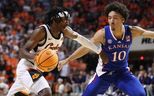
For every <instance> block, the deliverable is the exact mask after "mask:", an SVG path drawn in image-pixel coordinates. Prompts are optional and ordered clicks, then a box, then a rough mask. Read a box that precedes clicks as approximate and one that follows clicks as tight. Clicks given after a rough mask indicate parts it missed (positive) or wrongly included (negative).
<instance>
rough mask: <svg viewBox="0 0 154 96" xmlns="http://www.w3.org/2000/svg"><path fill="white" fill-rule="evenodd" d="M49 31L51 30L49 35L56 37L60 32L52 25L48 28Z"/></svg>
mask: <svg viewBox="0 0 154 96" xmlns="http://www.w3.org/2000/svg"><path fill="white" fill-rule="evenodd" d="M50 29H51V30H50V31H51V33H52V34H55V35H56V34H59V33H60V32H61V30H60V29H59V28H58V27H57V26H55V25H54V24H53V25H51V26H50Z"/></svg>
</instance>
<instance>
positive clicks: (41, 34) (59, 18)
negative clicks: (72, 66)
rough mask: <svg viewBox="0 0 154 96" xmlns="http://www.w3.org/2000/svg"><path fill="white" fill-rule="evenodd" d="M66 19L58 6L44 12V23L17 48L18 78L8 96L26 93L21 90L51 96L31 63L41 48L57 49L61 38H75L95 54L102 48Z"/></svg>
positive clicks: (19, 95)
mask: <svg viewBox="0 0 154 96" xmlns="http://www.w3.org/2000/svg"><path fill="white" fill-rule="evenodd" d="M69 18H70V14H69V13H68V11H67V10H65V9H64V8H61V7H55V8H53V9H52V10H50V11H49V12H48V13H47V17H46V20H47V23H46V24H43V25H40V26H39V27H38V28H36V29H35V30H34V32H33V33H32V35H31V37H30V39H29V40H28V41H27V43H25V45H24V46H23V47H22V48H20V57H21V60H20V61H19V63H18V66H17V70H16V72H17V77H16V80H15V82H14V84H13V85H12V87H11V88H10V90H9V92H8V94H7V96H27V95H26V94H25V93H23V92H22V91H27V92H31V93H34V94H36V95H35V96H51V88H50V87H49V84H48V83H47V81H46V79H45V78H44V77H43V76H42V75H41V73H40V71H38V70H37V67H35V66H34V65H35V63H34V57H35V54H36V53H37V52H38V51H39V50H42V49H44V48H51V49H53V50H55V51H57V50H58V48H59V47H61V45H62V43H63V40H64V37H68V38H70V39H73V40H76V41H77V42H79V43H80V44H81V45H83V46H85V47H87V48H90V49H91V50H93V51H95V52H96V53H99V52H100V51H101V50H99V49H101V48H99V47H97V46H95V44H93V43H92V42H91V41H90V40H88V39H86V38H85V37H83V36H81V35H79V34H78V33H77V32H75V31H73V30H72V29H71V28H70V27H69V26H68V24H69Z"/></svg>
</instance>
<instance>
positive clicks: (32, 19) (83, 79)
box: [0, 0, 154, 96]
mask: <svg viewBox="0 0 154 96" xmlns="http://www.w3.org/2000/svg"><path fill="white" fill-rule="evenodd" d="M56 1H59V2H58V3H57V4H58V5H59V6H64V7H66V8H68V9H70V12H71V18H70V26H71V27H72V28H73V29H74V30H75V31H77V32H79V33H80V34H82V35H89V36H91V35H93V34H94V33H95V32H96V31H97V30H98V29H100V28H103V26H105V25H106V24H107V18H106V17H105V16H104V13H103V11H104V7H105V5H107V4H108V3H110V2H112V1H114V0H0V94H6V93H7V90H8V89H9V88H10V86H11V85H12V83H13V82H14V80H15V77H16V74H15V69H16V66H17V63H18V61H19V59H20V58H19V52H18V51H19V48H20V46H22V45H23V44H24V42H25V41H26V40H27V39H28V38H29V35H30V34H31V33H32V31H33V29H34V28H35V27H37V26H39V25H40V24H43V23H44V18H43V16H44V14H45V13H46V12H47V11H48V9H50V8H51V7H52V6H55V4H56ZM117 1H120V2H123V3H124V4H126V6H127V7H128V9H129V10H130V17H129V20H128V21H127V22H126V23H127V24H131V25H138V26H141V27H143V28H154V0H117ZM74 46H75V45H74ZM58 53H59V58H60V59H64V58H65V57H67V56H68V55H69V54H70V50H69V48H67V47H66V46H65V44H64V46H63V47H62V48H61V49H60V50H59V52H58ZM97 58H98V56H97V55H96V54H94V53H89V55H88V56H84V57H83V58H81V59H78V60H74V61H72V62H70V63H69V64H67V65H65V66H64V68H63V69H62V71H61V72H58V71H53V72H50V73H44V75H45V77H46V79H47V80H48V81H49V83H50V85H51V89H52V92H53V94H55V96H56V95H57V96H70V95H72V96H80V94H81V93H82V91H83V90H84V89H85V87H86V84H87V83H88V80H89V79H90V78H91V77H92V76H93V74H94V71H95V67H96V64H97ZM87 65H88V66H87ZM150 65H151V66H149V67H148V68H144V66H142V65H140V66H138V69H136V70H135V72H134V73H135V74H136V76H137V77H138V78H139V79H140V81H141V82H142V83H143V85H144V86H145V88H146V90H147V92H148V95H149V96H154V64H150ZM112 93H113V92H112ZM68 94H69V95H68ZM119 94H120V93H119ZM0 96H5V95H0ZM107 96H108V95H107ZM111 96H112V95H111ZM113 96H116V95H113ZM117 96H118V95H117ZM119 96H122V95H119Z"/></svg>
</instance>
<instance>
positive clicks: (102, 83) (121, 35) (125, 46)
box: [58, 1, 154, 96]
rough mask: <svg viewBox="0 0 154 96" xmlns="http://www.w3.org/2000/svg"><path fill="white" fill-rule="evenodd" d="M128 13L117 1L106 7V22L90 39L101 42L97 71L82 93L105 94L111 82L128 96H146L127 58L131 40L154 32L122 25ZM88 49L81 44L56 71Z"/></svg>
mask: <svg viewBox="0 0 154 96" xmlns="http://www.w3.org/2000/svg"><path fill="white" fill-rule="evenodd" d="M128 12H129V11H128V9H127V8H126V6H125V5H124V4H121V3H119V2H116V1H115V2H112V3H110V4H108V5H107V6H106V7H105V13H106V16H107V17H108V23H109V25H107V26H105V27H104V28H102V29H100V30H98V31H97V32H96V34H95V35H94V36H93V38H92V41H93V42H94V43H95V44H101V46H102V52H101V53H100V54H99V60H98V64H97V67H96V74H95V75H94V77H93V78H92V79H91V80H90V82H89V84H88V85H87V87H86V89H85V91H84V92H83V95H82V96H97V94H104V92H105V91H106V90H107V89H108V88H109V86H110V85H111V84H113V85H115V86H116V87H117V88H119V89H120V90H122V91H123V92H124V93H126V94H127V95H129V96H146V93H145V90H144V88H143V86H142V84H141V83H140V81H139V80H138V79H137V78H136V77H135V76H134V75H133V74H132V73H131V72H130V71H129V69H128V62H127V60H128V56H129V50H130V46H131V43H132V40H133V39H134V38H135V37H138V36H144V37H148V38H154V31H148V30H145V29H143V28H141V27H138V26H130V25H126V24H124V22H125V21H126V19H127V18H128V15H129V13H128ZM88 52H89V49H87V48H85V47H82V46H81V47H80V48H79V49H77V50H76V51H75V52H74V53H73V54H72V55H70V56H69V57H68V58H66V59H65V60H62V61H60V62H59V65H58V68H59V70H60V69H61V68H62V66H63V65H64V64H67V63H68V62H69V61H71V60H74V59H77V58H79V57H81V56H83V55H85V54H87V53H88Z"/></svg>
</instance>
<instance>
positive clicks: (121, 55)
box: [112, 51, 126, 62]
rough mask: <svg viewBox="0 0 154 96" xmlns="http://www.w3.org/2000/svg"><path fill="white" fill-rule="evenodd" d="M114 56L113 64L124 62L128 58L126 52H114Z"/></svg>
mask: <svg viewBox="0 0 154 96" xmlns="http://www.w3.org/2000/svg"><path fill="white" fill-rule="evenodd" d="M112 54H113V60H112V61H113V62H116V61H122V60H124V59H125V57H126V51H120V52H114V53H112Z"/></svg>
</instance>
